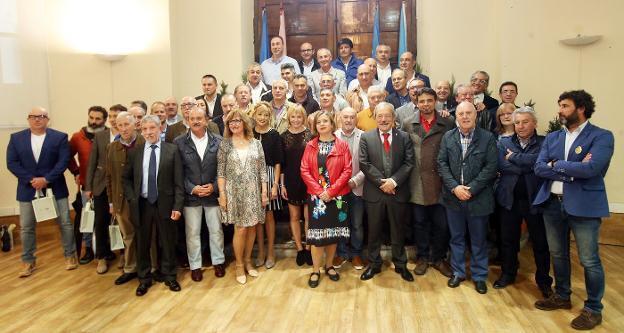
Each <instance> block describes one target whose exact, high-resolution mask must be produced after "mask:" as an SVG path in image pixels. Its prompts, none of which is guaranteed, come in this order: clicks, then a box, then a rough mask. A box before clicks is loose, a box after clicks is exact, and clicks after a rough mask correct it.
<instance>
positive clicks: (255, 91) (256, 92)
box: [247, 81, 269, 103]
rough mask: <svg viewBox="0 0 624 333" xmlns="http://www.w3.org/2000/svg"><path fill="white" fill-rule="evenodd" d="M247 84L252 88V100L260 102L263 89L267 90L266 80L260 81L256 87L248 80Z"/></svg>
mask: <svg viewBox="0 0 624 333" xmlns="http://www.w3.org/2000/svg"><path fill="white" fill-rule="evenodd" d="M247 86H248V87H249V89H251V102H252V103H258V102H260V97H261V96H262V91H267V90H269V89H267V87H266V85H265V84H264V82H262V81H260V82H259V83H258V84H257V85H256V86H255V87H252V86H251V83H249V82H247Z"/></svg>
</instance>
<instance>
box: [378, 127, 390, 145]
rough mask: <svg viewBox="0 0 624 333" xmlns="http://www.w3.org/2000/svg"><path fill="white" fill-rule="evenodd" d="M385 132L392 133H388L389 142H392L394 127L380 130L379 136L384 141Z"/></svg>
mask: <svg viewBox="0 0 624 333" xmlns="http://www.w3.org/2000/svg"><path fill="white" fill-rule="evenodd" d="M384 133H388V134H390V135H388V142H390V143H392V128H391V129H390V130H389V131H388V132H383V131H382V130H379V138H380V139H381V142H383V141H384Z"/></svg>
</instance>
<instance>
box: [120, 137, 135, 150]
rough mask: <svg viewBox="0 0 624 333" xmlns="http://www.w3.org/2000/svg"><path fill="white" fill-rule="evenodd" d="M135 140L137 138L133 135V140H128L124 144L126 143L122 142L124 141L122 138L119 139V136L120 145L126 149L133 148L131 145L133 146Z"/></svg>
mask: <svg viewBox="0 0 624 333" xmlns="http://www.w3.org/2000/svg"><path fill="white" fill-rule="evenodd" d="M136 138H137V137H136V135H135V136H134V138H133V139H132V140H130V142H126V141H124V139H122V138H121V135H120V136H119V142H120V143H121V144H122V145H124V146H126V147H130V146H133V145H134V142H135V141H136Z"/></svg>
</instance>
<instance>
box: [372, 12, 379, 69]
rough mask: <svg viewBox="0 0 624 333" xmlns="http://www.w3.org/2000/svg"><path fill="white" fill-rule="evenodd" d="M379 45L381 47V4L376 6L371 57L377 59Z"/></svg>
mask: <svg viewBox="0 0 624 333" xmlns="http://www.w3.org/2000/svg"><path fill="white" fill-rule="evenodd" d="M377 45H379V3H376V4H375V17H374V18H373V49H372V50H371V57H373V58H375V56H376V51H377Z"/></svg>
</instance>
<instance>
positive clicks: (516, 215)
mask: <svg viewBox="0 0 624 333" xmlns="http://www.w3.org/2000/svg"><path fill="white" fill-rule="evenodd" d="M522 219H525V220H526V223H527V227H528V229H529V239H530V240H531V244H532V245H533V256H534V258H535V268H536V271H535V282H537V284H538V285H540V286H542V285H544V286H550V285H551V284H552V281H553V279H552V278H551V277H550V275H548V273H549V271H550V252H549V251H548V241H547V240H546V230H545V228H544V220H543V219H542V215H541V214H531V213H530V204H529V201H527V200H526V199H523V200H522V199H521V200H516V201H514V203H513V206H512V207H511V210H507V209H506V208H502V207H501V250H502V260H503V264H502V266H501V268H502V271H503V276H504V277H505V278H508V279H515V278H516V274H517V272H518V265H519V264H518V252H519V251H520V234H521V225H522Z"/></svg>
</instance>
